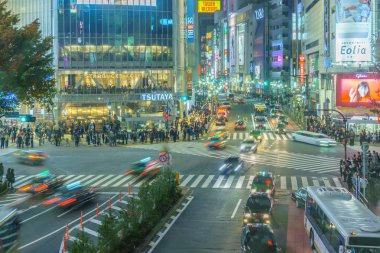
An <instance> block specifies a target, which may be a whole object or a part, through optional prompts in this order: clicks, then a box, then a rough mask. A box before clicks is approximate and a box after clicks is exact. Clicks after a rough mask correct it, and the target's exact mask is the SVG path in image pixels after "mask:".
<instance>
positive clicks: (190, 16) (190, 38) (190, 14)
mask: <svg viewBox="0 0 380 253" xmlns="http://www.w3.org/2000/svg"><path fill="white" fill-rule="evenodd" d="M187 42H188V43H194V0H187Z"/></svg>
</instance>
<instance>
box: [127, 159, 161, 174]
mask: <svg viewBox="0 0 380 253" xmlns="http://www.w3.org/2000/svg"><path fill="white" fill-rule="evenodd" d="M161 169H162V164H161V163H160V162H159V161H158V160H152V158H151V157H147V158H144V159H141V160H140V161H137V162H134V163H132V164H131V166H130V168H129V169H128V170H127V171H126V172H125V173H124V175H125V176H128V175H129V174H132V175H136V176H146V175H155V174H157V173H158V172H159V171H160V170H161Z"/></svg>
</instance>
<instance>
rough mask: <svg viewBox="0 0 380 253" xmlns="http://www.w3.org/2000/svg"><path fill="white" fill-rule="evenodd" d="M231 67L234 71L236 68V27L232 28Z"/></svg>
mask: <svg viewBox="0 0 380 253" xmlns="http://www.w3.org/2000/svg"><path fill="white" fill-rule="evenodd" d="M230 65H231V68H230V69H231V70H232V69H233V66H235V27H230ZM231 70H230V72H231Z"/></svg>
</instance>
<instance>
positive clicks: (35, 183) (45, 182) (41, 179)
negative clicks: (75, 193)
mask: <svg viewBox="0 0 380 253" xmlns="http://www.w3.org/2000/svg"><path fill="white" fill-rule="evenodd" d="M62 185H63V180H62V179H59V178H58V177H57V176H56V175H54V174H51V173H50V171H48V170H45V171H43V172H41V173H39V174H37V175H36V176H35V177H34V178H33V179H32V180H31V181H30V182H29V183H27V184H26V185H23V186H22V187H20V188H19V189H18V190H19V191H20V192H27V193H33V194H36V193H49V194H51V193H54V192H55V191H56V190H57V188H59V187H61V186H62Z"/></svg>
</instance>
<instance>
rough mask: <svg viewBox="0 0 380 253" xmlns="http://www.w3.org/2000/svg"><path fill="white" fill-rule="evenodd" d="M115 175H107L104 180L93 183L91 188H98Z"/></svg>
mask: <svg viewBox="0 0 380 253" xmlns="http://www.w3.org/2000/svg"><path fill="white" fill-rule="evenodd" d="M114 176H115V175H108V176H106V177H105V178H102V179H100V180H99V181H96V182H95V183H93V184H92V185H91V186H98V185H100V184H101V183H103V182H104V181H107V180H108V179H110V178H112V177H114Z"/></svg>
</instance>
